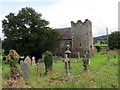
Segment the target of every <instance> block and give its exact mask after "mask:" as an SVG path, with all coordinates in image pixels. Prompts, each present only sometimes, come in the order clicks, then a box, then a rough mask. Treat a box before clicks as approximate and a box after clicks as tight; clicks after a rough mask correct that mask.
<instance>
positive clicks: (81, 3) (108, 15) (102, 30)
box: [0, 0, 118, 36]
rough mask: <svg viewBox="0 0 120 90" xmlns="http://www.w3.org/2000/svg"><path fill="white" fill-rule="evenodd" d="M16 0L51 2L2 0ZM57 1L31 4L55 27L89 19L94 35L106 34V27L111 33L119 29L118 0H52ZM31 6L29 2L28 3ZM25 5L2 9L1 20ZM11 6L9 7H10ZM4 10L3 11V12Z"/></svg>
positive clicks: (36, 0)
mask: <svg viewBox="0 0 120 90" xmlns="http://www.w3.org/2000/svg"><path fill="white" fill-rule="evenodd" d="M1 1H16V2H26V1H30V2H38V3H40V2H46V3H47V2H50V0H44V1H43V0H1ZM51 2H55V3H54V4H51V5H48V6H46V5H42V6H41V5H35V4H34V5H31V6H30V7H33V8H34V9H35V10H36V11H37V12H39V13H42V15H43V18H44V19H46V20H48V21H50V26H51V27H53V28H64V27H70V26H71V25H70V22H71V21H74V22H76V21H77V20H82V21H83V22H84V20H85V19H89V20H91V21H92V25H93V35H94V36H100V35H104V34H106V27H108V29H109V33H111V32H112V31H114V30H116V29H117V26H118V24H117V23H118V0H51ZM26 6H29V3H26ZM23 7H24V5H21V6H20V7H15V8H14V9H11V10H8V11H7V10H5V9H4V8H3V7H1V8H3V9H1V11H0V13H2V14H0V20H1V18H2V19H3V16H4V15H8V14H9V12H15V13H16V12H18V10H20V9H21V8H23ZM8 8H9V7H8ZM2 11H3V12H2Z"/></svg>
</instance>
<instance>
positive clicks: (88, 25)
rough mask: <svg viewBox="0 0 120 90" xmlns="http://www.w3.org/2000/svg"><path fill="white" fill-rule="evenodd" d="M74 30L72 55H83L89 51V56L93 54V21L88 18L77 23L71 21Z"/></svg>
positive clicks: (72, 30)
mask: <svg viewBox="0 0 120 90" xmlns="http://www.w3.org/2000/svg"><path fill="white" fill-rule="evenodd" d="M71 32H72V47H71V48H72V56H73V57H77V56H76V55H80V57H82V56H83V55H84V53H85V52H86V51H87V52H88V53H89V57H92V56H93V36H92V22H91V21H89V20H88V19H86V20H85V21H84V22H82V21H81V20H78V21H77V23H74V22H73V21H71Z"/></svg>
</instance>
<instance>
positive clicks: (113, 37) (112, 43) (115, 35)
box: [108, 31, 120, 49]
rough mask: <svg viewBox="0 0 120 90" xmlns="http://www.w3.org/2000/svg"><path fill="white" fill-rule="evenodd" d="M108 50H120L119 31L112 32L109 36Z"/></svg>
mask: <svg viewBox="0 0 120 90" xmlns="http://www.w3.org/2000/svg"><path fill="white" fill-rule="evenodd" d="M108 43H109V48H110V49H120V31H114V32H112V33H111V34H110V35H109V40H108Z"/></svg>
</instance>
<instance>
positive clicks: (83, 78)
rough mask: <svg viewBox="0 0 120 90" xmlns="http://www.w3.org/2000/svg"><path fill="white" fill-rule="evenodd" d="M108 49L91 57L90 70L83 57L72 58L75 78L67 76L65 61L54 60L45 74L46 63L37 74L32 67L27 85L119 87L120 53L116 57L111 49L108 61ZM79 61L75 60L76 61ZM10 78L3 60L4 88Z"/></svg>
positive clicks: (72, 70) (43, 86) (42, 86)
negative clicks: (50, 69)
mask: <svg viewBox="0 0 120 90" xmlns="http://www.w3.org/2000/svg"><path fill="white" fill-rule="evenodd" d="M105 53H106V51H105V50H104V49H103V50H102V51H101V52H99V53H98V52H96V50H95V56H94V57H92V58H90V60H91V64H90V66H89V71H84V68H83V67H82V65H83V62H82V59H78V58H77V59H76V58H71V69H70V70H69V72H70V73H71V74H72V75H73V76H74V78H65V77H64V74H65V68H64V65H65V64H64V62H63V61H62V59H61V60H59V61H57V60H54V62H53V71H52V72H51V73H49V74H48V75H45V69H44V63H41V64H42V65H43V66H42V68H41V70H40V73H41V75H37V69H36V66H35V65H34V66H32V67H31V68H30V76H29V79H28V80H26V81H25V82H26V85H27V87H29V88H117V87H118V78H117V77H118V76H117V75H118V55H117V56H116V58H114V55H115V54H116V51H110V61H106V60H105V59H106V56H107V55H106V54H105ZM75 60H76V61H77V62H74V61H75ZM8 79H9V65H8V64H5V63H4V62H3V81H2V82H3V85H2V86H3V88H5V87H6V86H5V83H6V81H7V80H8Z"/></svg>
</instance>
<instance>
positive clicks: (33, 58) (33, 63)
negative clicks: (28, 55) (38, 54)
mask: <svg viewBox="0 0 120 90" xmlns="http://www.w3.org/2000/svg"><path fill="white" fill-rule="evenodd" d="M32 65H36V63H35V57H34V56H33V57H32Z"/></svg>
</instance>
